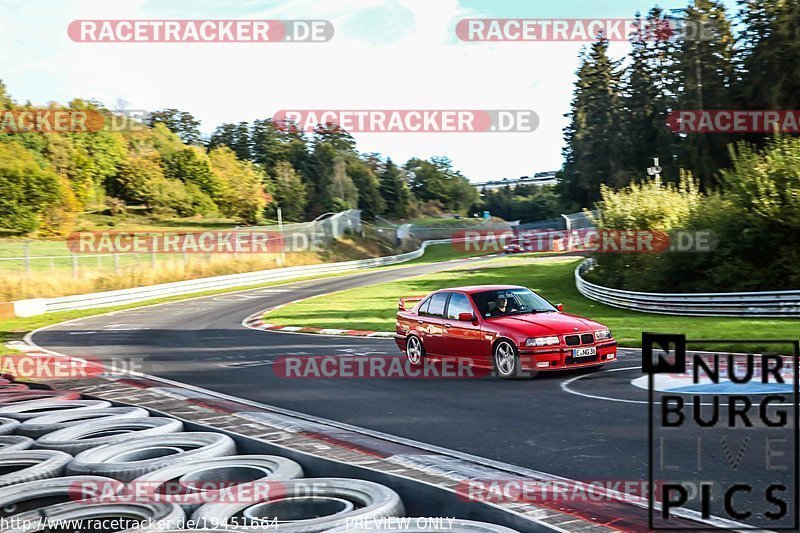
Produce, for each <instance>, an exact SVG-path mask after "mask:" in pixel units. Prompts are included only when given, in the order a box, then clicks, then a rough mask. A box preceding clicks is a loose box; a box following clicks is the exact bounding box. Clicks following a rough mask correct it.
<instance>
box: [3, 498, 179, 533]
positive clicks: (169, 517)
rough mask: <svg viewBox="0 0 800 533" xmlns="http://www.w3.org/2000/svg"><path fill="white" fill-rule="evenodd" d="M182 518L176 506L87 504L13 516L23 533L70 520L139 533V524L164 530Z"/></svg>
mask: <svg viewBox="0 0 800 533" xmlns="http://www.w3.org/2000/svg"><path fill="white" fill-rule="evenodd" d="M185 517H186V515H185V514H184V512H183V511H182V510H181V508H180V507H178V506H177V505H172V504H168V503H87V502H68V503H57V504H55V505H48V506H46V507H41V508H39V509H36V510H33V511H27V512H24V513H19V514H16V515H13V518H14V519H16V520H17V521H19V522H20V523H23V524H26V525H27V527H26V528H25V533H36V532H42V533H45V532H46V533H50V532H52V531H53V529H52V528H51V526H50V525H49V523H47V521H45V520H43V519H45V518H46V519H48V520H49V521H50V522H51V523H52V522H55V521H60V522H62V523H65V522H67V521H70V520H98V521H100V520H114V521H115V522H117V523H118V524H120V525H121V526H122V527H121V528H120V529H116V528H115V530H116V531H118V532H120V533H123V532H131V533H133V532H134V531H135V532H137V533H138V532H140V531H141V528H140V527H139V525H140V524H142V523H143V522H145V523H146V522H157V523H159V524H164V525H165V526H166V527H168V528H176V527H180V526H181V524H183V522H184V519H185ZM0 532H2V533H12V532H13V533H19V529H18V528H13V529H0Z"/></svg>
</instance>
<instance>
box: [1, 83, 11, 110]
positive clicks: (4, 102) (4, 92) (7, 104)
mask: <svg viewBox="0 0 800 533" xmlns="http://www.w3.org/2000/svg"><path fill="white" fill-rule="evenodd" d="M13 108H14V101H13V100H12V99H11V96H10V95H9V94H8V88H7V87H6V84H5V83H3V80H0V109H13Z"/></svg>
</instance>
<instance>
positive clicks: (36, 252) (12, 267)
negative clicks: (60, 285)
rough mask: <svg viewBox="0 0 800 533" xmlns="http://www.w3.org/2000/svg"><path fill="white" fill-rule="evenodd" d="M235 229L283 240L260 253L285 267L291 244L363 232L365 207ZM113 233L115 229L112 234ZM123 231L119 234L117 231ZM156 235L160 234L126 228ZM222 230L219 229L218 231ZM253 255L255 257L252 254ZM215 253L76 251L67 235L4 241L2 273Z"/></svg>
mask: <svg viewBox="0 0 800 533" xmlns="http://www.w3.org/2000/svg"><path fill="white" fill-rule="evenodd" d="M231 231H241V232H254V233H255V232H266V233H268V234H270V235H271V236H273V238H276V239H274V241H277V242H280V243H281V245H280V246H281V249H280V250H276V249H275V247H274V246H271V247H269V248H270V249H269V251H268V252H264V253H263V254H260V255H261V256H262V258H263V259H265V260H272V261H275V262H276V263H277V265H278V266H282V264H281V263H282V257H281V253H280V252H283V251H287V250H285V249H286V248H288V249H289V251H290V250H292V249H294V250H297V249H300V248H303V247H305V248H306V249H310V248H311V246H312V245H313V246H314V247H324V246H328V245H330V244H331V242H332V241H334V240H337V239H340V238H342V236H344V235H345V234H348V233H349V234H359V235H361V234H363V226H362V222H361V211H360V210H358V209H351V210H348V211H342V212H340V213H328V214H326V215H322V216H321V217H318V218H317V219H316V220H313V221H310V222H303V223H297V224H294V223H292V224H282V225H278V224H271V225H265V226H247V227H237V228H231ZM107 233H109V234H112V233H114V231H113V230H112V231H109V232H107ZM117 233H119V232H117ZM124 233H130V234H134V233H140V234H145V235H146V234H152V233H155V232H149V231H142V232H135V231H131V232H124ZM173 233H175V234H176V235H178V236H181V235H182V236H188V235H190V234H194V235H198V234H201V233H202V231H199V232H198V231H186V232H173ZM215 233H219V232H215ZM228 255H229V256H230V257H232V258H234V259H235V258H238V257H240V256H241V255H243V254H242V253H240V252H239V251H238V250H237V248H236V247H235V246H234V247H232V249H231V252H230V254H228ZM248 255H251V256H252V255H253V254H252V253H248ZM214 256H215V254H214V253H191V252H186V251H184V252H182V253H175V252H170V253H163V252H158V251H146V252H123V251H119V252H111V251H109V252H101V253H84V252H80V251H75V249H74V246H70V244H69V242H68V241H67V240H66V239H65V240H62V241H32V240H31V241H12V242H5V243H0V272H2V273H6V274H9V273H20V274H28V275H34V274H35V275H46V274H47V273H48V272H59V273H63V272H71V273H72V276H73V277H74V278H77V277H80V276H81V275H82V274H84V273H88V272H91V273H93V274H96V273H98V272H109V273H111V272H114V273H117V272H120V271H122V270H131V269H158V268H162V267H164V266H166V265H167V264H175V263H182V264H184V265H189V264H192V263H194V262H210V261H212V260H213V259H214Z"/></svg>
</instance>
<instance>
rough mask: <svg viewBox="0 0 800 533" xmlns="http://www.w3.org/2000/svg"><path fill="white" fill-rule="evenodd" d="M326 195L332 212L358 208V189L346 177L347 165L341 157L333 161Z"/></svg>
mask: <svg viewBox="0 0 800 533" xmlns="http://www.w3.org/2000/svg"><path fill="white" fill-rule="evenodd" d="M327 193H328V194H327V196H328V198H330V202H331V205H332V207H333V210H334V211H344V210H345V209H353V208H355V207H357V206H358V189H356V186H355V184H354V183H353V180H352V179H351V178H350V176H348V175H347V165H346V164H345V162H344V159H343V158H342V157H341V156H339V157H337V158H336V159H334V161H333V173H332V174H331V183H330V185H328V191H327Z"/></svg>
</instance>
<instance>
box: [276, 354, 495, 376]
mask: <svg viewBox="0 0 800 533" xmlns="http://www.w3.org/2000/svg"><path fill="white" fill-rule="evenodd" d="M472 363H473V362H472V360H470V359H468V358H452V359H451V358H445V359H443V360H441V361H429V360H424V361H423V362H422V363H421V364H420V365H413V364H411V362H409V360H408V359H406V358H405V357H377V356H376V357H372V356H325V355H319V356H282V357H278V358H277V359H276V361H275V364H274V365H273V367H272V368H273V369H274V373H275V375H276V376H277V377H280V378H301V379H302V378H306V379H335V378H346V379H365V378H377V379H386V378H401V379H409V378H410V379H426V378H428V379H448V378H481V377H488V376H489V375H490V374H491V370H489V369H484V368H479V367H475V366H473V364H472Z"/></svg>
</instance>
